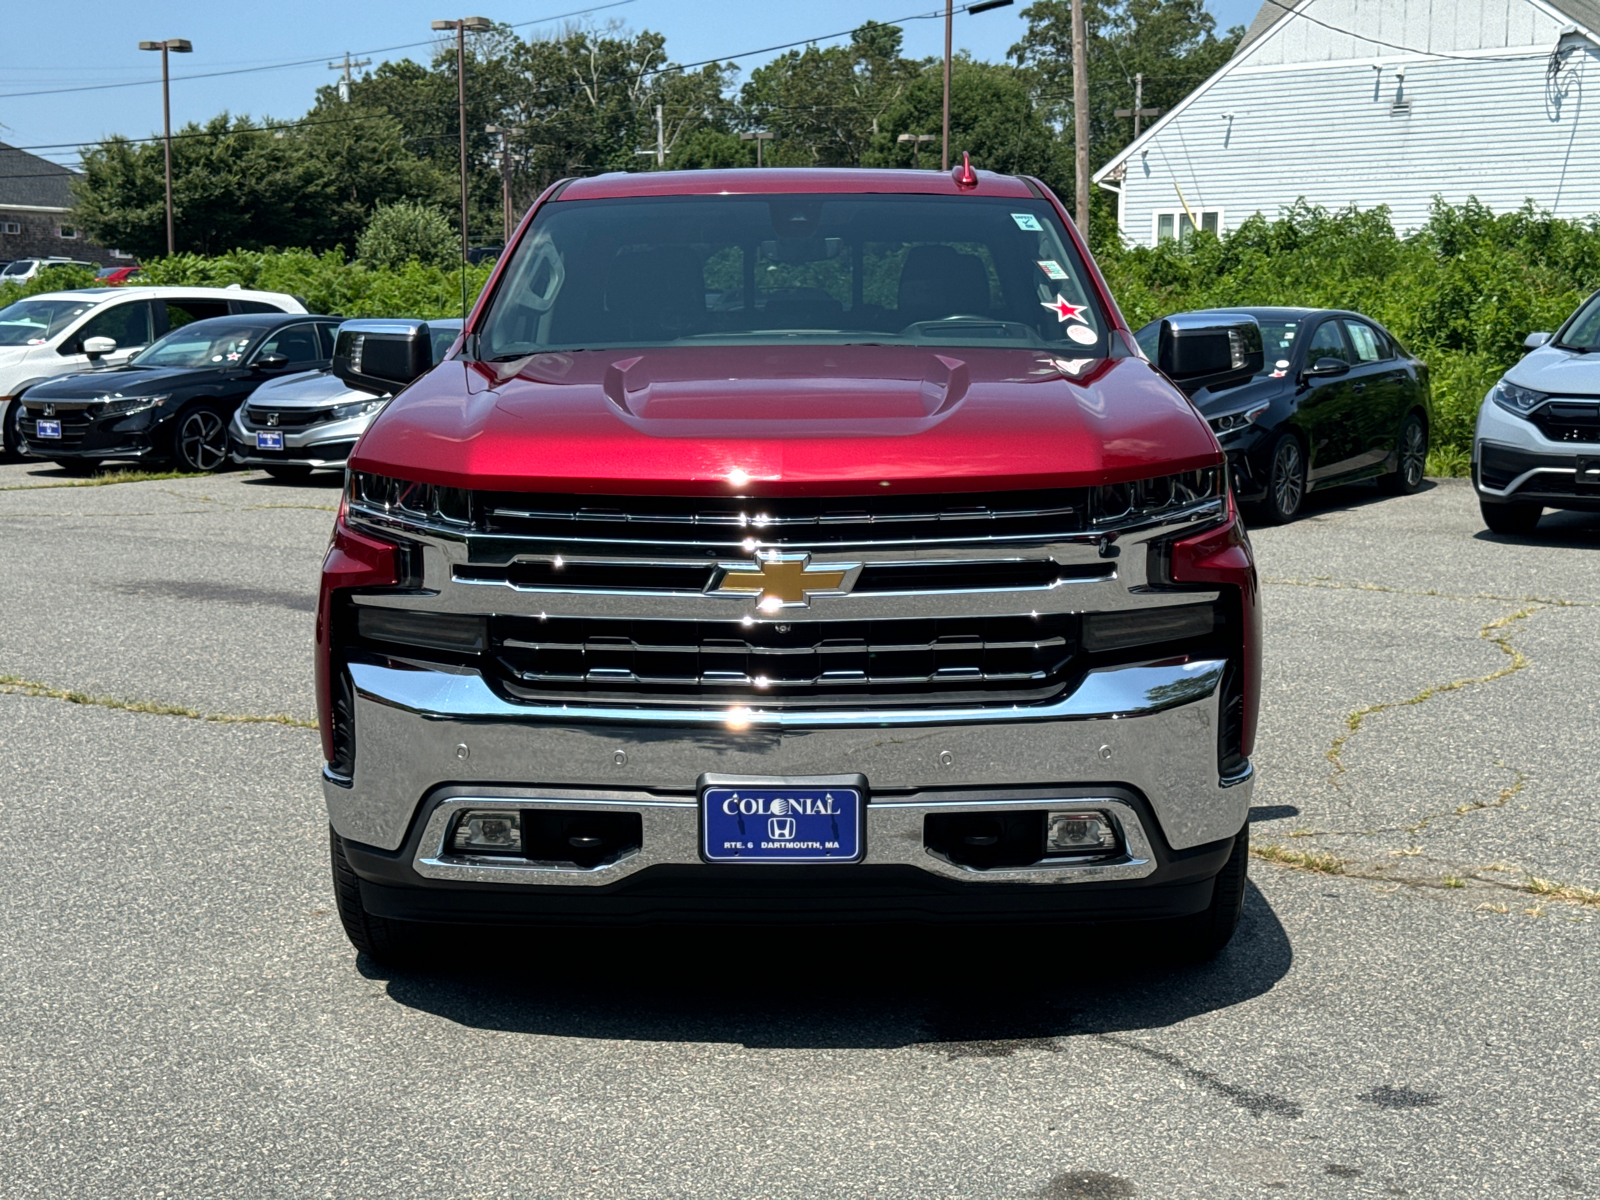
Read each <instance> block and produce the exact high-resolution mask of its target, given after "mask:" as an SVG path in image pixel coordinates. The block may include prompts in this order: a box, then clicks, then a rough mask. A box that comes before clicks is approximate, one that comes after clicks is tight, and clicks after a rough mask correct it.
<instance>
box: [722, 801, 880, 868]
mask: <svg viewBox="0 0 1600 1200" xmlns="http://www.w3.org/2000/svg"><path fill="white" fill-rule="evenodd" d="M700 809H701V813H702V817H701V822H700V825H701V829H702V830H703V838H704V841H703V844H702V849H703V851H704V853H705V857H706V861H707V862H749V863H774V862H775V863H817V862H832V863H850V862H859V861H860V860H861V810H862V803H861V793H860V792H859V791H857V790H856V789H855V788H759V787H758V788H727V787H714V788H707V789H706V790H705V791H704V792H703V793H701V798H700Z"/></svg>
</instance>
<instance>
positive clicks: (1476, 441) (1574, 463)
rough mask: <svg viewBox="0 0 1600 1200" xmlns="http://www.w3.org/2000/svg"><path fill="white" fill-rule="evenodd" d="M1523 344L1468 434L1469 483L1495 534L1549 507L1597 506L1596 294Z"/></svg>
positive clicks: (1524, 525) (1599, 364)
mask: <svg viewBox="0 0 1600 1200" xmlns="http://www.w3.org/2000/svg"><path fill="white" fill-rule="evenodd" d="M1523 345H1524V346H1525V347H1526V348H1527V350H1528V354H1527V356H1526V357H1524V358H1523V359H1522V360H1521V361H1520V362H1518V363H1517V364H1516V365H1515V366H1513V367H1512V368H1511V369H1510V370H1509V371H1507V372H1506V373H1505V374H1504V375H1503V376H1501V377H1500V381H1499V382H1498V383H1496V384H1495V385H1494V387H1492V388H1490V389H1489V392H1488V394H1487V395H1486V396H1484V398H1483V403H1482V404H1480V405H1479V406H1478V425H1477V429H1476V430H1475V431H1474V433H1473V438H1472V483H1473V486H1474V487H1475V488H1476V489H1477V492H1478V507H1479V510H1480V511H1481V512H1482V513H1483V523H1484V524H1485V525H1487V526H1488V527H1489V528H1490V529H1491V530H1493V531H1494V532H1495V533H1508V534H1526V533H1531V532H1532V531H1533V529H1534V526H1536V525H1537V524H1538V523H1539V517H1540V516H1541V515H1542V514H1543V513H1544V510H1545V509H1547V508H1564V509H1571V510H1575V511H1577V512H1600V359H1596V358H1595V357H1594V354H1595V351H1597V350H1600V292H1596V293H1595V294H1594V295H1592V296H1590V297H1589V298H1588V299H1587V300H1585V301H1584V302H1583V303H1582V304H1581V305H1579V306H1578V309H1577V311H1576V312H1574V313H1573V314H1572V315H1571V316H1570V317H1568V318H1567V320H1566V322H1565V323H1564V324H1563V325H1562V326H1561V328H1560V329H1558V330H1556V332H1555V333H1554V334H1549V333H1530V334H1529V335H1528V337H1527V340H1526V341H1525V342H1524V343H1523Z"/></svg>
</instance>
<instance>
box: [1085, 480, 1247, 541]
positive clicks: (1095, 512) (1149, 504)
mask: <svg viewBox="0 0 1600 1200" xmlns="http://www.w3.org/2000/svg"><path fill="white" fill-rule="evenodd" d="M1227 486H1228V485H1227V479H1226V472H1225V471H1224V470H1223V468H1221V467H1204V468H1202V469H1201V470H1198V471H1184V472H1183V473H1182V474H1179V475H1158V476H1156V477H1155V478H1154V479H1135V480H1132V481H1130V482H1128V483H1108V484H1104V485H1103V486H1101V487H1097V488H1093V489H1091V491H1090V493H1089V518H1090V520H1091V521H1092V522H1093V524H1094V526H1095V527H1096V528H1102V527H1107V526H1112V525H1118V526H1120V525H1144V524H1155V523H1159V522H1160V521H1161V520H1163V519H1165V518H1167V517H1169V516H1175V515H1176V514H1178V513H1181V512H1183V511H1184V510H1186V509H1191V508H1194V507H1196V506H1197V505H1201V504H1205V503H1207V502H1208V501H1215V500H1219V499H1221V498H1222V494H1223V492H1224V491H1225V490H1226V489H1227Z"/></svg>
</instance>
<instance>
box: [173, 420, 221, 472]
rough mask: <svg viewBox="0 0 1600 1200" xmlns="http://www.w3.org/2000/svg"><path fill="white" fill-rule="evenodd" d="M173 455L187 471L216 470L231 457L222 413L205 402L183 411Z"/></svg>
mask: <svg viewBox="0 0 1600 1200" xmlns="http://www.w3.org/2000/svg"><path fill="white" fill-rule="evenodd" d="M172 457H173V459H174V460H176V462H177V464H178V468H179V469H180V470H183V471H215V470H217V469H218V468H220V467H221V466H222V464H223V463H225V462H227V461H228V429H227V422H226V421H224V420H223V417H222V414H221V413H220V412H218V411H217V410H216V409H214V408H208V407H206V406H204V405H202V406H200V407H199V408H191V409H190V410H189V411H188V412H185V413H180V414H179V416H178V421H177V426H176V428H174V429H173V431H172Z"/></svg>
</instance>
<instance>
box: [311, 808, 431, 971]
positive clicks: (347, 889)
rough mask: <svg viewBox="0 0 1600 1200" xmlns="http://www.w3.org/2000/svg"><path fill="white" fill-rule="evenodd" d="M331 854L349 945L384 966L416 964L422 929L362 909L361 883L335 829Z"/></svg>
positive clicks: (335, 899)
mask: <svg viewBox="0 0 1600 1200" xmlns="http://www.w3.org/2000/svg"><path fill="white" fill-rule="evenodd" d="M328 850H329V857H330V858H331V859H332V861H333V902H334V904H335V905H336V906H337V908H338V910H339V922H340V924H342V925H343V926H344V934H345V936H346V937H347V938H349V939H350V944H351V945H352V946H354V947H355V948H356V949H357V950H358V951H360V952H361V953H362V954H365V955H366V956H367V957H368V958H371V959H372V960H373V961H375V962H379V963H382V964H383V965H384V966H389V967H398V966H404V965H406V964H407V963H410V962H412V961H414V960H415V959H416V958H417V957H418V954H419V951H420V948H421V942H422V937H421V934H422V930H421V928H420V927H419V926H417V925H416V924H414V923H412V922H410V921H391V920H390V919H389V918H387V917H375V916H373V915H372V914H371V913H369V912H368V911H367V910H366V909H365V908H364V907H362V904H361V881H360V879H358V878H357V877H356V873H355V871H353V870H352V869H351V867H350V860H349V859H347V858H346V857H345V856H344V841H343V839H341V838H340V837H339V835H338V834H337V833H335V832H334V831H333V830H332V828H329V830H328Z"/></svg>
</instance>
